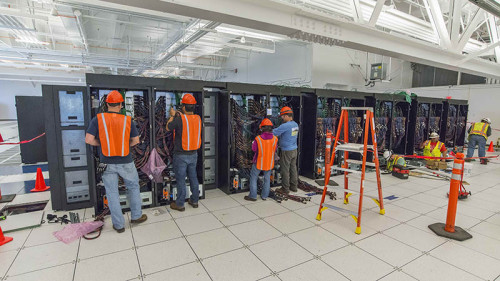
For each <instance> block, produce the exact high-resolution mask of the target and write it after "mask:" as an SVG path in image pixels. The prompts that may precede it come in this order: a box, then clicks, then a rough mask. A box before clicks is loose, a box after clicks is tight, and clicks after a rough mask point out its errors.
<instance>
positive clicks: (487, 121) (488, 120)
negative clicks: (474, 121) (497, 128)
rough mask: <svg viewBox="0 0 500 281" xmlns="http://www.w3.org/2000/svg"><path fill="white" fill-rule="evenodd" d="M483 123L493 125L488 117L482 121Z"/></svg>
mask: <svg viewBox="0 0 500 281" xmlns="http://www.w3.org/2000/svg"><path fill="white" fill-rule="evenodd" d="M481 122H486V123H488V124H491V120H490V118H486V117H485V118H483V119H481Z"/></svg>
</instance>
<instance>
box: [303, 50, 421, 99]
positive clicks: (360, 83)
mask: <svg viewBox="0 0 500 281" xmlns="http://www.w3.org/2000/svg"><path fill="white" fill-rule="evenodd" d="M367 61H368V63H367ZM379 62H384V63H386V64H388V65H389V62H390V68H391V69H390V71H388V73H387V74H388V77H390V78H391V79H392V80H391V82H377V83H376V84H375V86H374V87H369V86H368V87H367V86H365V85H366V82H365V78H369V76H370V65H371V64H372V63H379ZM367 64H368V66H367ZM367 67H368V71H367ZM388 68H389V67H388ZM412 76H413V73H412V70H411V68H410V63H409V62H404V61H402V60H398V59H391V60H389V58H388V57H384V58H382V56H378V55H374V54H368V56H367V53H366V52H361V51H356V50H351V49H346V48H343V47H331V46H326V45H319V44H314V45H313V59H312V87H314V88H334V89H341V90H358V91H370V92H386V91H395V90H399V89H407V88H410V87H411V81H412Z"/></svg>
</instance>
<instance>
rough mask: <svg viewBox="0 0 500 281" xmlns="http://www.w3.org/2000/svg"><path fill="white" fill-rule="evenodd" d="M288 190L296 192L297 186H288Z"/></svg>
mask: <svg viewBox="0 0 500 281" xmlns="http://www.w3.org/2000/svg"><path fill="white" fill-rule="evenodd" d="M290 191H291V192H297V191H298V190H297V188H296V187H290Z"/></svg>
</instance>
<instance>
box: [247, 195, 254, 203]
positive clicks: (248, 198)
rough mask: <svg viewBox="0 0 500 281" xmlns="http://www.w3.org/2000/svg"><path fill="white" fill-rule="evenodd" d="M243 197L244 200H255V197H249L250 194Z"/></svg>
mask: <svg viewBox="0 0 500 281" xmlns="http://www.w3.org/2000/svg"><path fill="white" fill-rule="evenodd" d="M244 199H245V200H247V201H252V202H255V201H257V199H255V198H252V197H250V196H248V195H247V196H245V198H244Z"/></svg>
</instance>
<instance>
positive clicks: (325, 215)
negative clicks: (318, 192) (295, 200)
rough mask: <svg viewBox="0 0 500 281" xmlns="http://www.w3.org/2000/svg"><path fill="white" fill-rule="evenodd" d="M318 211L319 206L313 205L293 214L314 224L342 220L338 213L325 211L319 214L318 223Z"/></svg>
mask: <svg viewBox="0 0 500 281" xmlns="http://www.w3.org/2000/svg"><path fill="white" fill-rule="evenodd" d="M318 210H319V205H314V206H309V207H306V208H303V209H299V210H295V211H294V213H296V214H298V215H300V216H301V217H303V218H305V219H306V220H308V221H310V222H313V223H315V224H323V223H327V222H331V221H334V220H338V219H340V218H342V215H340V214H339V213H336V212H333V211H331V210H330V209H326V210H324V211H323V212H322V214H321V220H320V221H318V220H316V216H317V215H318Z"/></svg>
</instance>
